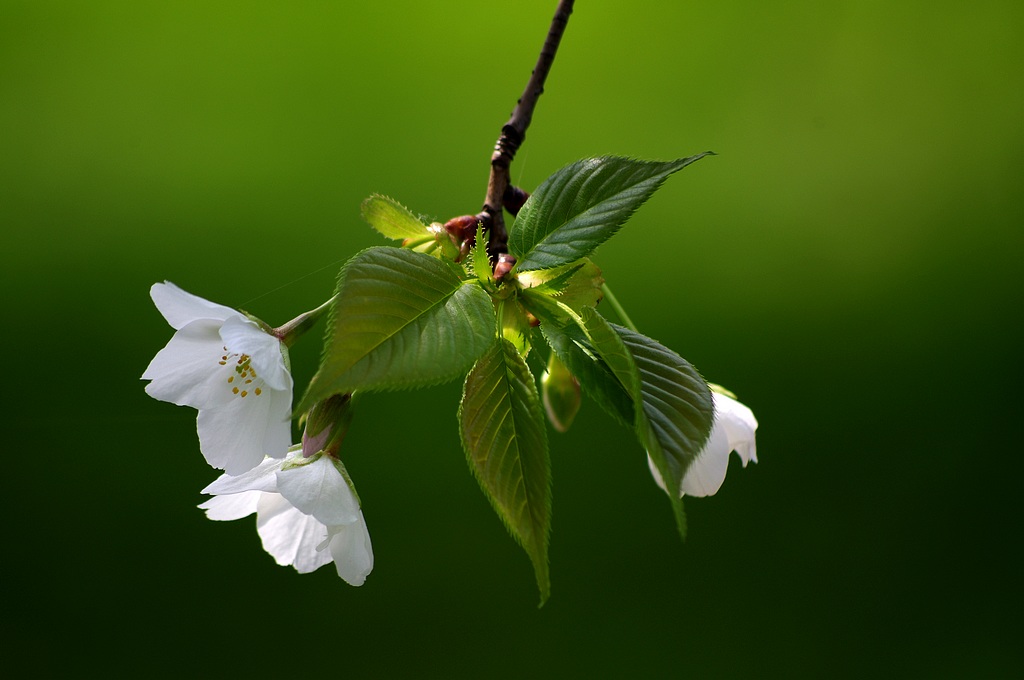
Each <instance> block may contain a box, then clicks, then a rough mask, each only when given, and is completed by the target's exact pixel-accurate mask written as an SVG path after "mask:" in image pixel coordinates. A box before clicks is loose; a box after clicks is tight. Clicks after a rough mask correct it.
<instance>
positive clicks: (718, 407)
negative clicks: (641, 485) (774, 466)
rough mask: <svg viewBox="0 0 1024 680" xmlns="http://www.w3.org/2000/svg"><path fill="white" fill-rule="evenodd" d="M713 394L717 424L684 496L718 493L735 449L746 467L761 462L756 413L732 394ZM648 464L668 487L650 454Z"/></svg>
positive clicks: (684, 487)
mask: <svg viewBox="0 0 1024 680" xmlns="http://www.w3.org/2000/svg"><path fill="white" fill-rule="evenodd" d="M711 395H712V398H713V399H714V403H715V424H714V426H713V427H712V429H711V436H710V437H709V438H708V442H707V444H705V445H704V449H703V450H702V451H701V452H700V455H698V456H697V459H696V460H695V461H693V463H691V464H690V467H689V468H688V469H687V470H686V474H685V475H683V481H682V484H681V485H680V489H679V495H680V496H713V495H714V494H715V493H717V492H718V489H719V488H721V486H722V482H724V481H725V473H726V471H727V470H728V468H729V454H730V453H732V452H733V451H735V452H736V453H737V454H739V457H740V460H742V461H743V467H746V466H747V463H749V462H751V461H753V462H755V463H756V462H757V447H756V443H755V441H754V434H755V432H756V431H757V419H756V418H754V413H753V412H752V411H751V410H750V409H749V408H747V407H746V406H744V405H743V404H741V403H740V402H738V401H736V400H735V399H733V398H732V397H729V396H726V395H724V394H721V393H719V392H712V393H711ZM647 464H648V466H649V467H650V469H651V474H652V475H653V476H654V481H655V482H657V483H658V486H660V487H661V488H662V489H665V482H664V480H662V478H661V475H660V474H659V473H658V470H657V468H655V467H654V461H652V460H651V457H650V456H648V457H647ZM666 492H667V489H666Z"/></svg>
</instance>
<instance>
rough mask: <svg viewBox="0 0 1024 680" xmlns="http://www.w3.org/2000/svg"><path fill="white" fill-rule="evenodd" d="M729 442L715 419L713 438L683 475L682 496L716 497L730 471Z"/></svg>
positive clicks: (712, 431)
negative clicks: (726, 474)
mask: <svg viewBox="0 0 1024 680" xmlns="http://www.w3.org/2000/svg"><path fill="white" fill-rule="evenodd" d="M729 451H730V449H729V440H728V438H727V437H726V436H725V429H724V428H722V427H721V426H719V424H718V419H717V418H716V419H715V427H714V429H712V430H711V437H710V438H709V439H708V443H707V444H705V445H704V450H703V451H701V452H700V455H699V456H697V460H695V461H693V462H692V463H690V467H688V468H687V469H686V474H684V475H683V482H682V484H681V485H680V494H679V495H680V496H683V495H685V496H714V495H715V494H716V493H718V490H719V489H720V488H722V482H724V481H725V473H726V472H727V471H728V469H729Z"/></svg>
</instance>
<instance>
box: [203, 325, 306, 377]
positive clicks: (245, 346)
mask: <svg viewBox="0 0 1024 680" xmlns="http://www.w3.org/2000/svg"><path fill="white" fill-rule="evenodd" d="M220 337H221V339H222V340H223V341H224V346H225V347H227V348H228V349H229V350H230V351H232V352H234V353H235V354H248V355H249V357H250V361H251V362H252V366H253V368H255V369H256V372H257V373H258V374H259V376H260V378H261V379H262V380H263V381H264V382H265V383H266V384H267V386H268V387H270V388H271V389H275V390H288V391H291V389H292V376H291V373H289V372H288V367H287V366H285V362H284V356H283V355H282V352H283V351H287V350H284V349H283V348H284V345H282V344H281V341H280V340H278V339H277V338H275V337H274V336H273V335H270V334H269V333H267V332H265V331H264V330H263V329H261V328H260V327H259V326H257V325H256V323H255V322H253V321H250V320H248V319H246V318H244V317H241V316H237V317H231V318H229V319H227V320H225V321H224V325H223V326H221V329H220Z"/></svg>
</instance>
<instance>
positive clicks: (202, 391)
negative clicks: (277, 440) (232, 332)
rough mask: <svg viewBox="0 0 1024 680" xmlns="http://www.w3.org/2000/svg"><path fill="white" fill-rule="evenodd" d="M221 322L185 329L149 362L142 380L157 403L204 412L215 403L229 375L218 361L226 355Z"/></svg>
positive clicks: (195, 323)
mask: <svg viewBox="0 0 1024 680" xmlns="http://www.w3.org/2000/svg"><path fill="white" fill-rule="evenodd" d="M219 325H220V322H218V321H211V320H208V319H201V320H198V321H193V322H192V323H190V324H188V325H187V326H185V327H183V328H182V329H181V330H179V331H178V332H177V333H175V334H174V336H173V337H172V338H171V341H170V342H168V343H167V346H166V347H164V348H163V349H162V350H160V351H159V352H158V353H157V355H156V356H155V357H153V360H152V361H151V362H149V366H148V367H146V371H145V373H143V374H142V379H143V380H152V382H151V383H149V384H148V385H146V393H147V394H149V395H150V396H151V397H153V398H154V399H159V400H160V401H169V402H171V403H172V404H177V405H178V406H191V407H193V408H203V407H205V406H207V405H210V404H213V403H216V401H217V400H218V399H220V400H223V399H224V397H221V396H218V394H217V393H218V392H219V391H226V392H227V393H228V394H229V395H230V389H227V390H221V388H222V387H226V383H225V385H222V384H221V383H223V382H224V381H226V380H227V375H226V374H224V373H223V371H222V370H221V369H222V367H221V366H220V365H219V363H218V361H219V359H220V357H221V356H222V355H223V350H222V342H221V339H220V333H219V332H218V327H219Z"/></svg>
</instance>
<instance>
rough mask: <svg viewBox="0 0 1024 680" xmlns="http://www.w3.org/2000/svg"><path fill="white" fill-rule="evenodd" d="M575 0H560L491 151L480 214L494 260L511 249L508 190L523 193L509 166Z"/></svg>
mask: <svg viewBox="0 0 1024 680" xmlns="http://www.w3.org/2000/svg"><path fill="white" fill-rule="evenodd" d="M573 1H574V0H559V3H558V9H556V10H555V16H554V18H553V19H552V20H551V27H550V28H549V29H548V36H547V38H546V39H545V40H544V47H543V48H541V51H540V56H539V57H538V58H537V65H536V66H535V67H534V69H533V72H532V73H531V74H530V80H529V81H528V82H527V83H526V89H525V90H523V96H522V97H520V98H519V101H518V102H516V108H515V109H514V110H513V111H512V117H511V118H509V119H508V122H507V123H505V126H504V127H502V128H501V136H500V137H498V142H497V143H496V144H495V145H494V153H493V154H492V155H491V174H490V177H489V178H488V180H487V197H486V198H485V199H484V207H483V210H482V211H481V212H480V214H479V215H478V217H479V218H480V220H481V221H483V222H484V226H486V227H487V228H488V232H489V239H488V241H489V243H488V248H487V250H488V252H489V253H490V255H491V257H492V258H494V259H495V260H496V259H497V256H498V255H500V254H502V253H506V252H508V232H507V231H506V230H505V218H504V215H503V214H502V206H503V204H504V202H505V200H506V193H510V194H511V193H513V192H516V191H518V192H519V194H522V191H521V190H518V189H516V188H515V187H512V186H511V182H510V180H509V168H510V167H511V165H512V160H513V159H514V158H515V156H516V151H518V150H519V147H520V146H522V144H523V142H524V141H525V140H526V129H527V128H528V127H530V121H531V120H532V119H533V110H534V108H535V107H536V106H537V100H538V99H539V98H540V95H541V94H542V93H543V92H544V80H545V79H546V78H547V77H548V72H549V71H550V70H551V65H552V64H553V63H554V62H555V54H556V53H557V52H558V44H559V42H561V40H562V34H563V33H564V32H565V27H566V25H567V24H568V23H569V15H570V14H572V6H573ZM524 200H525V199H524ZM517 202H518V201H517V200H512V201H510V204H511V205H510V206H509V207H512V206H513V205H515V208H516V212H518V209H519V206H521V205H522V203H521V202H519V203H518V205H516V203H517Z"/></svg>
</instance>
